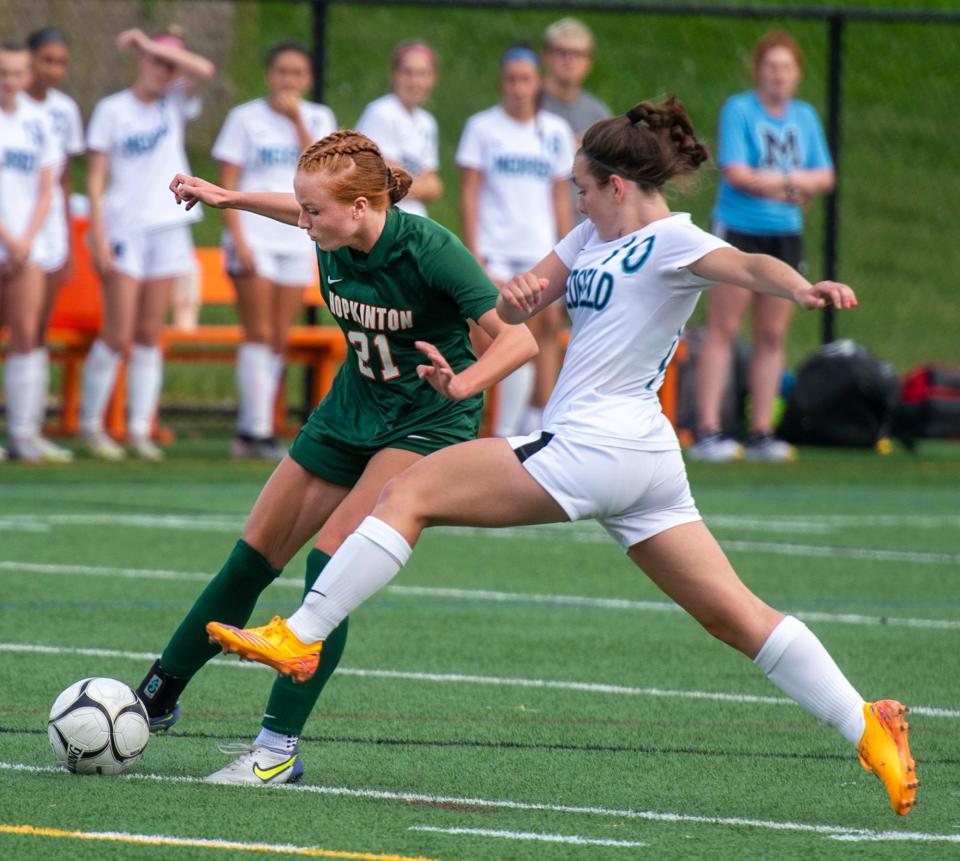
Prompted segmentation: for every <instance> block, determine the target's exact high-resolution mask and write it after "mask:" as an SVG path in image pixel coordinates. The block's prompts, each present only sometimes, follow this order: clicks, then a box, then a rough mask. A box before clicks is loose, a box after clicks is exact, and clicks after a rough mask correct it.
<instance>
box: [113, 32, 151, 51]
mask: <svg viewBox="0 0 960 861" xmlns="http://www.w3.org/2000/svg"><path fill="white" fill-rule="evenodd" d="M149 41H150V37H149V36H147V34H146V33H144V32H143V30H141V29H140V28H139V27H131V28H130V29H129V30H124V31H123V32H122V33H121V34H120V35H119V36H117V47H118V48H119V49H120V50H121V51H124V50H126V49H127V48H141V49H142V48H143V47H144V45H146V44H147V43H148V42H149Z"/></svg>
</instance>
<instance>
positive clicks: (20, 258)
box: [5, 236, 30, 275]
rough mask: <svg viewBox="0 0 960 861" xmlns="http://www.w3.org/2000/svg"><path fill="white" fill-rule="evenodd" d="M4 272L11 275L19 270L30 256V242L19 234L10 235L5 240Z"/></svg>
mask: <svg viewBox="0 0 960 861" xmlns="http://www.w3.org/2000/svg"><path fill="white" fill-rule="evenodd" d="M6 246H7V261H6V266H5V269H6V272H7V274H9V275H12V274H14V273H16V272H19V271H20V270H21V269H22V268H23V267H24V265H26V262H27V259H28V258H29V257H30V243H29V242H27V241H25V240H24V239H22V238H21V237H19V236H11V237H10V238H9V239H8V240H7V242H6Z"/></svg>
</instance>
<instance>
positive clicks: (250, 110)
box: [213, 99, 337, 253]
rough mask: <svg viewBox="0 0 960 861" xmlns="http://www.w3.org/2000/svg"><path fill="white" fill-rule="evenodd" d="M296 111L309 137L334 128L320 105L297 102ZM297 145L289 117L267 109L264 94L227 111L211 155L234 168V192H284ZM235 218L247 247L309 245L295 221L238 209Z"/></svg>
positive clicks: (300, 248) (295, 248)
mask: <svg viewBox="0 0 960 861" xmlns="http://www.w3.org/2000/svg"><path fill="white" fill-rule="evenodd" d="M300 116H301V117H303V122H304V124H305V125H306V127H307V129H308V130H309V131H310V135H311V137H312V138H313V139H314V140H315V141H316V140H320V138H323V137H326V136H327V135H328V134H330V133H331V132H333V131H336V128H337V120H336V118H335V117H334V115H333V111H331V110H330V108H328V107H327V106H326V105H318V104H316V103H315V102H307V101H301V102H300ZM302 150H303V147H302V146H301V145H300V140H299V138H298V137H297V129H296V127H295V126H294V124H293V121H292V120H290V119H289V118H288V117H285V116H283V115H282V114H278V113H277V112H276V111H275V110H273V109H272V108H271V107H270V105H269V104H268V103H267V100H266V99H254V100H253V101H252V102H246V103H244V104H242V105H237V107H235V108H233V109H232V110H231V111H230V113H228V114H227V118H226V120H224V123H223V128H221V129H220V134H219V135H217V140H216V141H215V143H214V144H213V157H214V158H215V159H217V161H222V162H227V163H229V164H234V165H237V166H238V167H239V168H240V178H239V180H238V183H237V189H238V190H239V191H278V192H287V193H290V192H292V191H293V176H294V174H295V173H296V169H297V160H298V159H299V158H300V153H301V151H302ZM239 217H240V229H241V231H242V232H243V238H244V239H245V240H246V242H247V243H248V244H249V245H250V246H251V247H252V248H257V249H262V250H264V251H274V252H281V253H297V252H299V251H303V250H304V248H307V249H312V247H313V243H312V242H311V241H310V237H308V236H307V235H306V233H305V232H304V231H303V230H301V229H300V228H299V227H296V226H295V225H291V224H281V223H280V222H279V221H273V220H272V219H270V218H264V217H263V216H262V215H254V214H253V213H252V212H240V216H239ZM225 241H228V240H225Z"/></svg>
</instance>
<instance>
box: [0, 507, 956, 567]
mask: <svg viewBox="0 0 960 861" xmlns="http://www.w3.org/2000/svg"><path fill="white" fill-rule="evenodd" d="M706 519H707V523H708V524H711V525H716V526H717V527H718V528H723V529H727V528H729V529H733V528H743V529H747V530H760V529H762V530H763V531H771V532H783V531H790V532H801V533H808V534H822V533H823V532H824V531H830V530H833V529H845V528H849V527H850V526H856V525H865V526H877V527H883V528H888V529H889V528H891V527H894V526H910V527H912V526H917V527H921V526H922V527H926V528H945V527H946V528H951V527H955V526H958V525H960V517H957V516H955V515H904V516H903V517H902V518H900V517H897V516H896V515H860V516H858V515H823V516H822V517H821V518H817V517H811V516H808V515H802V516H800V517H799V518H796V519H795V518H791V517H785V516H779V517H775V518H771V519H770V520H767V519H765V518H762V517H758V516H756V515H744V516H741V515H717V516H714V517H709V516H708V517H707V518H706ZM244 521H245V518H244V517H241V516H235V515H217V516H210V515H190V516H186V515H166V514H156V515H154V514H113V513H111V514H11V515H4V516H2V517H0V524H6V526H5V527H4V528H15V526H16V524H18V523H19V524H22V527H23V529H24V530H28V529H29V530H33V531H37V530H42V529H46V528H49V527H50V526H53V525H74V526H77V525H79V526H113V527H115V526H128V527H141V528H156V529H177V530H193V531H201V532H227V533H235V532H238V531H240V530H241V529H242V527H243V523H244ZM437 531H438V532H440V533H447V534H452V535H473V536H476V535H482V536H485V537H489V538H500V539H507V540H511V539H513V540H515V539H545V538H549V539H550V540H557V539H561V540H568V541H576V542H587V543H591V544H608V543H611V539H610V537H609V536H608V535H607V534H606V533H605V532H604V531H603V530H602V529H601V528H600V526H599V525H597V524H596V523H594V522H592V521H581V522H579V523H573V524H570V523H555V524H547V525H544V526H518V527H513V528H510V529H480V528H475V527H469V526H445V527H439V528H438V529H437ZM720 544H721V546H723V547H724V548H725V549H726V550H729V551H731V552H736V553H768V554H773V555H778V556H803V557H811V558H822V559H858V560H864V561H870V562H901V563H904V562H905V563H911V564H918V565H924V564H929V565H958V564H960V553H930V552H925V551H919V550H895V549H892V550H891V549H883V548H870V547H828V546H822V545H817V544H784V543H781V542H773V541H745V540H733V539H723V540H721V541H720Z"/></svg>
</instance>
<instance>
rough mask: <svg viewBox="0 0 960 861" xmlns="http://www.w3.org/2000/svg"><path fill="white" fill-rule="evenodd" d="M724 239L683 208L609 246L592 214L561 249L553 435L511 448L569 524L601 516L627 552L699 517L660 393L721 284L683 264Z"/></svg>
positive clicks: (549, 418)
mask: <svg viewBox="0 0 960 861" xmlns="http://www.w3.org/2000/svg"><path fill="white" fill-rule="evenodd" d="M726 247H729V246H728V244H727V243H726V242H724V241H723V240H722V239H718V238H717V237H715V236H712V235H711V234H709V233H706V232H705V231H703V230H701V229H700V228H698V227H696V226H695V225H694V224H692V223H691V221H690V216H689V215H687V214H686V213H677V214H674V215H671V216H670V217H669V218H664V219H659V220H657V221H654V222H653V223H651V224H648V225H647V226H645V227H643V228H642V229H640V230H638V231H636V232H635V233H631V234H629V235H628V236H622V237H619V238H618V239H614V240H611V241H609V242H604V241H602V240H601V239H600V238H599V237H598V236H597V232H596V228H595V227H594V226H593V223H592V222H590V221H585V222H583V223H582V224H580V225H578V226H577V227H576V228H574V229H573V230H572V231H571V232H570V233H569V234H568V235H567V236H566V238H564V239H563V240H562V241H561V242H560V243H559V244H558V245H557V246H556V248H555V251H556V253H557V256H558V257H559V258H560V260H561V261H562V262H563V264H564V266H566V267H567V268H568V269H569V270H570V274H569V276H568V278H567V288H566V304H567V310H568V312H569V314H570V318H571V320H572V321H573V327H572V329H571V331H570V343H569V346H568V347H567V354H566V358H565V360H564V363H563V368H562V370H561V371H560V377H559V379H558V380H557V385H556V388H554V390H553V394H552V396H551V397H550V401H549V402H548V403H547V406H546V409H545V411H544V419H543V424H544V431H545V434H544V435H541V433H540V432H538V433H536V434H533V435H532V436H529V437H514V438H511V440H510V444H511V446H512V447H513V448H514V449H519V451H518V455H519V456H521V457H524V456H525V459H524V460H523V465H524V467H525V468H526V469H527V471H528V472H529V473H530V474H531V475H532V476H533V478H534V479H536V481H537V482H538V483H539V484H541V485H542V486H543V488H544V489H545V490H546V491H547V492H548V493H549V494H550V495H551V496H552V497H553V498H554V499H555V500H556V501H557V503H558V504H559V505H560V506H561V507H562V508H563V510H564V511H565V512H566V513H567V516H568V517H569V518H570V519H571V520H582V519H584V518H595V519H596V520H598V521H599V522H600V524H601V525H602V526H604V528H605V529H606V530H607V531H608V532H609V533H610V535H611V536H612V537H613V538H614V539H615V540H616V541H617V542H618V543H619V544H620V545H621V546H622V547H623V548H624V549H627V548H629V547H631V546H633V545H634V544H636V543H638V542H640V541H643V540H645V539H647V538H650V537H651V536H653V535H656V534H657V533H658V532H662V531H663V530H665V529H669V528H670V527H672V526H676V525H679V524H681V523H689V522H691V521H694V520H699V519H700V515H699V513H698V512H697V509H696V506H695V505H694V502H693V498H692V497H691V495H690V489H689V485H688V484H687V478H686V472H685V470H684V467H683V460H682V457H681V455H680V443H679V441H678V440H677V435H676V432H675V431H674V429H673V427H672V426H671V424H670V422H669V421H668V420H667V418H666V416H664V415H663V412H662V410H661V409H660V400H659V398H658V397H657V391H658V390H659V388H660V386H661V385H662V384H663V378H664V375H665V373H666V368H667V364H668V363H669V362H670V359H671V357H672V356H673V354H674V351H675V350H676V348H677V344H678V343H679V340H680V336H681V335H682V333H683V327H684V326H685V325H686V322H687V320H688V319H689V317H690V315H691V314H692V313H693V309H694V307H695V306H696V304H697V300H698V298H699V296H700V293H701V292H702V291H703V290H705V289H706V288H708V287H710V286H712V283H713V282H710V281H707V280H705V279H703V278H700V277H698V276H696V275H694V274H693V273H692V272H691V271H690V270H689V269H688V268H687V267H688V266H690V265H691V264H692V263H695V262H696V261H697V260H699V259H700V258H701V257H703V256H704V255H706V254H709V253H710V252H711V251H715V250H716V249H718V248H726ZM550 435H552V438H551V436H550ZM521 447H525V448H521Z"/></svg>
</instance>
